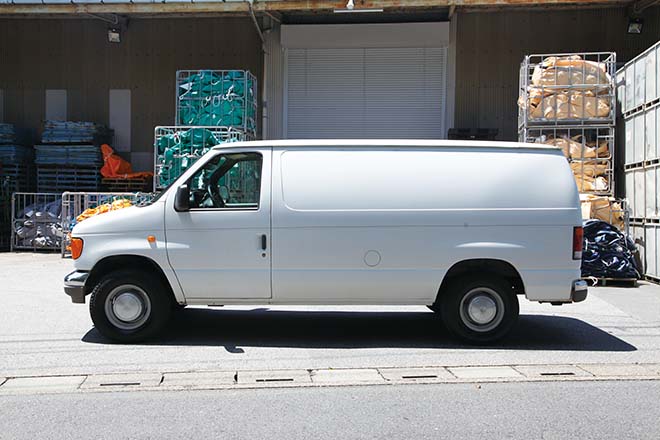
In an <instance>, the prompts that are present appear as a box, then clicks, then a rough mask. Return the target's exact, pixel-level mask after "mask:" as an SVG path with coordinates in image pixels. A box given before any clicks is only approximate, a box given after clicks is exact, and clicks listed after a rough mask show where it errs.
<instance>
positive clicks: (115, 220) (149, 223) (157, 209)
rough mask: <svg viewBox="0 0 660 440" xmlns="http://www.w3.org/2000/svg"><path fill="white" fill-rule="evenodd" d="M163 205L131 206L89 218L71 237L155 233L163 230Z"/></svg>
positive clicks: (81, 223) (79, 224) (78, 226)
mask: <svg viewBox="0 0 660 440" xmlns="http://www.w3.org/2000/svg"><path fill="white" fill-rule="evenodd" d="M164 207H165V204H164V203H160V202H156V203H154V204H152V205H148V206H141V207H138V206H131V207H129V208H124V209H119V210H117V211H110V212H106V213H105V214H99V215H97V216H95V217H90V218H88V219H86V220H84V221H82V222H80V223H78V224H77V225H76V226H75V227H74V228H73V232H72V235H73V236H82V235H94V234H112V233H125V232H141V231H150V232H155V231H159V230H163V228H164V218H163V209H164Z"/></svg>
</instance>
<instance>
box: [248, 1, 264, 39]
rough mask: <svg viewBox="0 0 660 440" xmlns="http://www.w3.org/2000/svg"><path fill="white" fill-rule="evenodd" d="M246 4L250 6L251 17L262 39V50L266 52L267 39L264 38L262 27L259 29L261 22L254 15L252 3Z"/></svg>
mask: <svg viewBox="0 0 660 440" xmlns="http://www.w3.org/2000/svg"><path fill="white" fill-rule="evenodd" d="M246 3H247V4H248V9H249V10H250V17H252V23H254V27H255V28H257V33H258V34H259V38H260V39H261V50H263V51H264V52H266V39H265V38H264V34H263V32H261V27H259V22H258V21H257V17H256V16H255V15H254V10H253V9H252V1H251V0H246Z"/></svg>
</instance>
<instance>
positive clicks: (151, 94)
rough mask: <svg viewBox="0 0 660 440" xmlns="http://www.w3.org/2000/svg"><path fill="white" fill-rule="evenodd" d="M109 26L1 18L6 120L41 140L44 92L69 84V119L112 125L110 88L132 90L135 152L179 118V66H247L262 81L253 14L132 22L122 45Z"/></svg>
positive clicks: (0, 72)
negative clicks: (176, 108)
mask: <svg viewBox="0 0 660 440" xmlns="http://www.w3.org/2000/svg"><path fill="white" fill-rule="evenodd" d="M107 29H108V24H107V23H104V22H103V21H100V20H87V19H85V20H81V19H0V89H2V90H4V120H5V121H6V122H10V123H14V124H16V125H17V127H18V128H19V129H23V130H26V131H27V133H26V134H27V137H28V139H27V140H28V141H29V140H30V139H29V138H31V140H33V141H34V140H37V139H38V136H39V130H40V124H41V121H42V120H43V119H44V116H45V90H46V89H66V90H67V94H68V118H69V119H71V120H88V121H95V122H99V123H104V124H108V118H109V114H108V107H109V105H108V104H109V90H110V89H130V90H131V128H132V133H131V143H132V151H133V152H137V153H139V152H142V153H150V152H151V151H152V150H153V146H152V145H153V128H154V126H156V125H172V124H173V122H174V99H175V90H174V87H175V86H174V83H175V74H176V70H178V69H248V70H250V71H252V72H253V73H254V74H255V75H256V76H257V78H259V81H261V79H262V70H263V54H262V51H261V41H260V40H259V37H258V35H257V33H256V31H255V29H254V25H253V23H252V22H251V20H250V19H249V18H187V19H172V18H168V19H153V18H152V19H131V21H130V22H129V26H128V29H127V30H125V31H123V32H122V42H121V43H120V44H113V43H109V42H108V39H107Z"/></svg>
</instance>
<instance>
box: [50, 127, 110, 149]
mask: <svg viewBox="0 0 660 440" xmlns="http://www.w3.org/2000/svg"><path fill="white" fill-rule="evenodd" d="M111 138H112V130H110V129H108V128H107V127H105V126H103V125H100V124H96V123H94V122H73V121H45V122H44V131H43V133H42V134H41V142H42V143H44V144H90V145H101V144H105V143H108V142H110V140H111Z"/></svg>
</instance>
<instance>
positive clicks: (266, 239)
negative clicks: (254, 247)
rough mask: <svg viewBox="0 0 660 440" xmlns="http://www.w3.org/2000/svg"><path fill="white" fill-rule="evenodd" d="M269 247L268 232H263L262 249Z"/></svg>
mask: <svg viewBox="0 0 660 440" xmlns="http://www.w3.org/2000/svg"><path fill="white" fill-rule="evenodd" d="M267 247H268V238H267V237H266V234H261V250H262V251H265V250H266V248H267Z"/></svg>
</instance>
